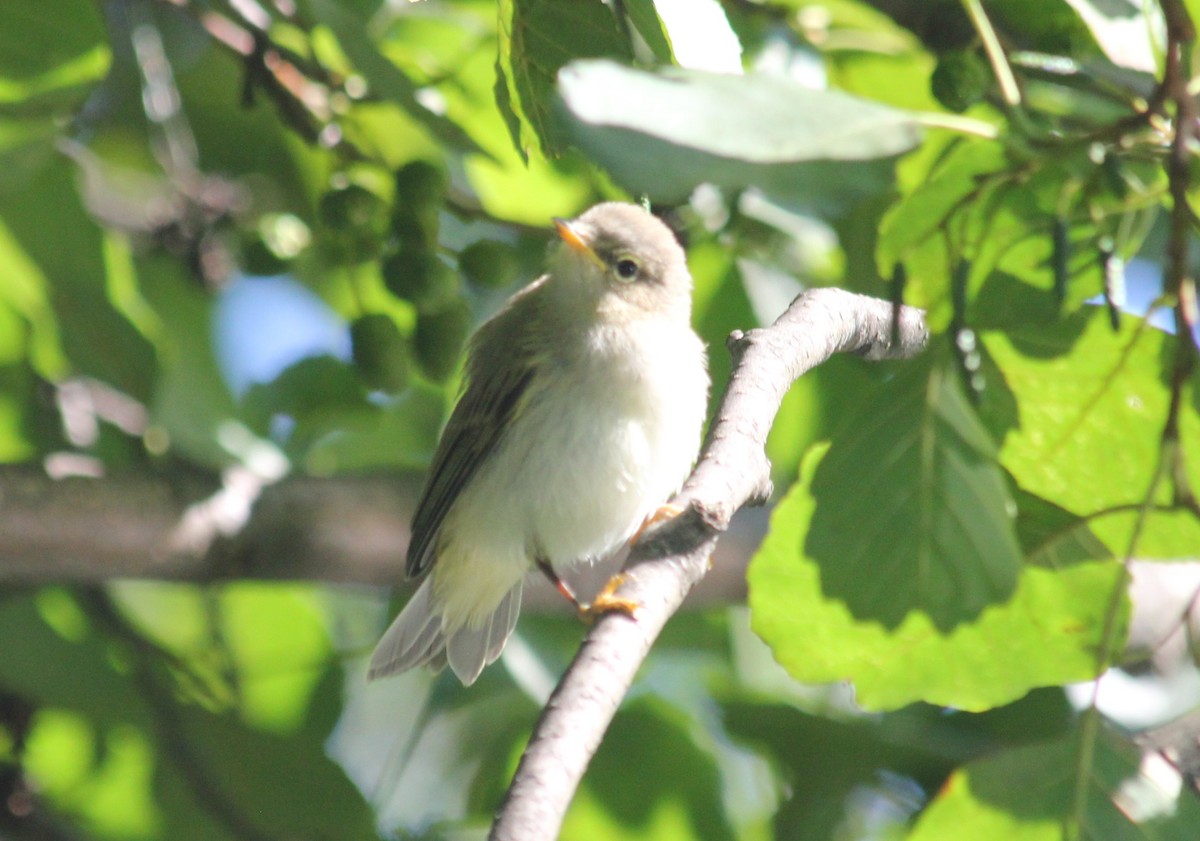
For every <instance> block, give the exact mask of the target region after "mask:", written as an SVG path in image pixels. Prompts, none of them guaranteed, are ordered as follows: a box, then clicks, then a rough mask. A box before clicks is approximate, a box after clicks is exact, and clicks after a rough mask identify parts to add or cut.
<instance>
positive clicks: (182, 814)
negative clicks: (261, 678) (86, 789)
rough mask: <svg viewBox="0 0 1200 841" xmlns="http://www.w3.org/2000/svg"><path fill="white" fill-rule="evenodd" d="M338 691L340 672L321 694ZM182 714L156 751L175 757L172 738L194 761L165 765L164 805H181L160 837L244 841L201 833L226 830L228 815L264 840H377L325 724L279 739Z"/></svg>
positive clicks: (227, 720)
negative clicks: (331, 748) (328, 747)
mask: <svg viewBox="0 0 1200 841" xmlns="http://www.w3.org/2000/svg"><path fill="white" fill-rule="evenodd" d="M340 692H341V680H340V674H339V673H338V671H337V670H334V671H333V672H329V673H326V680H324V681H323V682H322V685H321V686H320V687H319V689H318V693H320V694H322V695H331V699H336V698H337V696H338V695H339V694H340ZM177 714H178V722H177V726H178V728H179V729H178V730H177V731H176V732H174V733H171V734H169V739H168V740H165V741H164V742H163V743H161V744H160V746H159V747H160V750H162V751H163V752H164V753H166V754H168V755H170V754H171V752H172V745H171V743H170V740H173V739H179V740H185V742H186V744H187V745H188V746H189V748H188V750H189V754H190V755H188V756H179V755H178V753H177V752H176V755H175V757H174V761H173V762H169V763H166V764H165V765H164V767H163V769H162V771H161V772H160V774H159V777H158V792H159V796H160V798H161V799H162V801H163V803H164V805H166V806H167V807H170V806H171V805H172V804H174V805H175V807H176V808H174V809H171V808H167V809H164V812H165V814H164V822H165V824H166V825H165V826H164V832H163V836H162V837H164V838H189V839H197V841H199V839H205V838H223V839H224V838H230V839H237V840H238V841H240V838H241V837H244V836H240V835H239V834H237V833H233V832H230V831H229V830H228V829H225V830H224V831H221V832H213V831H212V829H210V830H209V832H208V833H203V832H202V831H201V830H202V829H203V828H204V827H205V825H206V824H207V825H208V826H209V827H213V829H215V828H216V827H219V826H222V824H224V825H225V826H228V825H229V817H228V816H229V815H230V814H232V815H237V816H238V817H239V819H240V821H242V822H244V823H245V824H247V825H249V826H252V827H255V828H256V829H257V830H258V831H259V832H261V833H262V837H264V838H289V837H290V838H338V839H347V841H358V839H364V840H365V839H370V841H375V839H377V838H378V837H379V835H378V833H377V832H376V829H375V816H374V813H373V812H372V810H371V808H370V806H369V805H368V804H367V803H366V801H365V800H364V799H363V796H362V794H361V793H360V792H359V790H358V789H357V788H356V787H355V786H354V785H353V783H351V782H350V780H349V779H348V778H347V777H346V775H345V772H343V771H342V769H341V768H340V767H339V766H338V765H337V764H336V763H335V762H333V760H331V759H330V758H329V757H328V756H327V755H326V753H325V749H324V743H325V739H326V738H327V737H328V735H329V733H328V724H327V723H326V722H324V721H313V722H311V726H307V727H304V728H302V729H300V730H298V731H296V732H293V733H289V734H288V735H287V736H281V735H276V734H272V733H265V732H263V731H261V730H258V729H255V728H252V727H247V726H245V725H243V724H241V723H239V722H237V721H235V720H234V719H233V718H231V717H229V716H214V715H211V714H209V713H205V712H204V711H202V710H200V709H198V708H195V707H183V708H181V709H180V710H179V711H178V713H177ZM176 751H177V749H176ZM198 771H199V772H200V773H206V774H208V775H209V777H210V779H211V781H212V784H214V785H216V786H217V787H218V796H220V797H221V798H222V799H223V800H224V801H225V802H226V803H227V804H228V805H227V807H226V810H225V814H222V813H221V812H220V811H218V810H217V809H216V808H215V804H214V803H213V802H212V801H213V797H212V794H211V793H210V792H207V791H205V790H204V786H201V785H199V782H200V781H199V780H198V779H197V778H196V777H195V774H196V773H197V772H198ZM187 801H190V803H188V802H187ZM197 807H199V809H197ZM206 812H207V813H208V814H205V813H206ZM214 818H215V819H217V823H216V824H215V825H214V823H213V822H214Z"/></svg>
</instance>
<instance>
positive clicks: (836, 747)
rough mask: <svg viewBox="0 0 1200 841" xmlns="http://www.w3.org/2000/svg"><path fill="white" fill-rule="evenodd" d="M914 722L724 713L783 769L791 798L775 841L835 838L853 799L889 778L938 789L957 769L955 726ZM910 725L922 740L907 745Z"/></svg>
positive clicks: (745, 709) (746, 709) (768, 710)
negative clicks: (948, 740)
mask: <svg viewBox="0 0 1200 841" xmlns="http://www.w3.org/2000/svg"><path fill="white" fill-rule="evenodd" d="M914 711H915V712H917V714H919V713H920V708H914ZM897 715H900V716H903V715H904V713H899V714H897ZM914 718H916V715H913V716H909V717H908V720H907V721H906V722H905V723H903V724H901V723H899V722H895V724H897V725H898V726H890V725H891V724H892V723H893V722H892V720H891V719H886V718H884V719H879V718H873V719H871V720H858V721H853V720H852V721H838V720H836V719H833V718H822V717H819V716H816V715H812V714H809V713H806V712H802V711H801V710H797V709H795V708H794V707H789V706H781V705H774V704H764V703H755V704H751V703H742V704H734V705H731V706H729V707H728V708H727V710H726V724H727V726H728V728H729V731H730V733H731V734H732V735H733V736H734V737H735V738H738V739H741V740H748V741H750V742H751V743H752V744H754V745H755V746H757V747H758V748H759V749H761V750H763V751H766V752H768V753H769V755H770V756H771V757H772V758H773V759H774V761H775V762H777V763H778V764H779V765H780V766H781V767H782V769H783V779H782V782H783V784H784V786H785V787H786V788H785V792H786V800H785V802H784V803H783V805H782V806H781V807H780V809H779V812H778V813H777V814H776V816H775V821H774V823H775V834H774V836H773V837H774V838H775V839H777V841H810V840H812V841H815V839H835V838H838V837H839V836H838V834H837V829H838V827H839V826H844V825H845V824H846V823H847V818H848V812H849V811H850V810H851V809H852V808H853V806H854V803H853V798H852V796H851V795H852V793H853V792H854V791H855V790H859V791H861V790H862V789H863V788H866V787H870V786H874V785H876V784H877V783H879V782H880V780H881V777H882V775H883V774H884V773H888V774H894V775H896V776H897V777H903V778H911V779H913V780H915V781H916V783H918V784H920V785H921V786H922V787H925V788H936V787H937V786H938V785H939V784H940V783H941V781H942V779H943V778H944V777H945V775H946V773H947V772H948V771H949V769H950V768H951V767H952V758H953V755H954V751H953V748H952V746H951V745H948V744H945V743H944V742H943V741H942V739H944V738H945V737H946V736H947V735H948V731H949V729H950V728H949V727H942V728H940V729H938V728H937V727H936V725H933V726H931V725H930V724H929V723H927V722H918V721H912V719H914ZM906 727H907V728H910V729H913V728H916V729H919V732H921V734H922V736H923V738H922V739H920V740H919V741H918V740H916V739H911V738H910V739H905V738H904V729H905V728H906ZM931 730H934V731H935V732H932V733H931V732H930V731H931ZM939 737H941V738H939Z"/></svg>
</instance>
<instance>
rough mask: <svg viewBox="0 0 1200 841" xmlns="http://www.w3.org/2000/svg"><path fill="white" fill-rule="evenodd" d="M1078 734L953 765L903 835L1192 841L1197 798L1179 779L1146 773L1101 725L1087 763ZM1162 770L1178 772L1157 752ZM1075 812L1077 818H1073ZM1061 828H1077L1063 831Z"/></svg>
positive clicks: (1124, 743) (914, 838) (1129, 747)
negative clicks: (1079, 795)
mask: <svg viewBox="0 0 1200 841" xmlns="http://www.w3.org/2000/svg"><path fill="white" fill-rule="evenodd" d="M1079 753H1080V738H1079V736H1078V735H1076V736H1074V737H1072V738H1069V739H1060V740H1056V741H1053V742H1045V743H1042V744H1037V745H1031V746H1029V747H1021V748H1015V749H1012V750H1008V751H1005V752H1002V753H998V754H994V755H992V756H988V757H985V758H983V759H979V760H977V761H975V762H972V763H970V764H968V765H966V766H965V767H963V768H961V769H960V770H958V771H956V772H955V773H954V774H953V775H952V776H951V777H950V779H949V780H948V781H947V782H946V784H945V785H944V786H942V789H941V791H939V792H938V795H937V797H936V798H935V799H934V801H933V802H932V803H931V804H930V805H929V807H928V808H927V809H926V810H925V812H924V814H922V815H921V818H920V820H919V821H918V822H917V825H916V827H915V828H914V830H913V831H912V833H911V834H910V835H909V836H907V837H908V841H941V839H945V838H970V839H972V841H1060V840H1061V839H1062V838H1064V837H1073V838H1078V839H1079V841H1191V839H1194V838H1195V837H1196V827H1197V826H1200V801H1197V799H1196V797H1195V796H1194V795H1193V794H1192V793H1191V792H1190V791H1189V790H1188V789H1187V787H1186V786H1184V785H1182V784H1181V785H1179V786H1178V787H1176V788H1175V789H1174V791H1172V790H1171V787H1170V786H1169V785H1168V786H1164V785H1163V781H1162V779H1161V777H1154V778H1152V777H1150V776H1148V775H1147V772H1146V766H1144V765H1142V757H1141V756H1140V754H1139V752H1138V749H1137V748H1136V747H1135V746H1134V745H1133V744H1132V743H1130V742H1129V741H1128V740H1127V739H1125V738H1124V737H1122V736H1119V735H1117V734H1116V733H1113V732H1111V731H1108V730H1102V731H1101V732H1100V734H1099V737H1098V739H1097V742H1096V745H1095V753H1094V756H1093V758H1092V761H1091V763H1089V764H1088V766H1087V767H1081V766H1080V763H1079ZM1153 761H1157V762H1158V763H1159V764H1160V765H1161V766H1162V773H1165V774H1168V775H1173V776H1174V778H1175V780H1176V781H1178V779H1179V778H1178V772H1177V771H1175V770H1174V769H1173V768H1170V766H1168V765H1167V764H1166V762H1165V760H1162V759H1161V758H1158V759H1157V760H1153ZM1080 774H1083V775H1085V776H1086V777H1087V783H1086V798H1085V803H1084V805H1083V809H1082V814H1080V815H1077V814H1076V810H1075V804H1074V799H1075V791H1076V778H1077V777H1078V775H1080ZM1079 817H1081V818H1082V822H1081V823H1078V824H1077V823H1076V819H1077V818H1079ZM1064 826H1066V827H1077V828H1078V833H1079V834H1078V835H1067V834H1066V833H1064Z"/></svg>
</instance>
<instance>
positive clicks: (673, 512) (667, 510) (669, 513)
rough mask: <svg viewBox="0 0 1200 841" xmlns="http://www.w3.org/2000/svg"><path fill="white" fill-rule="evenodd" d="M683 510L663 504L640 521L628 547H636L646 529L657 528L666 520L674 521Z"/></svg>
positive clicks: (669, 504) (676, 506) (666, 503)
mask: <svg viewBox="0 0 1200 841" xmlns="http://www.w3.org/2000/svg"><path fill="white" fill-rule="evenodd" d="M684 510H685V509H683V508H680V507H679V506H678V505H672V504H671V503H669V502H664V503H663V504H662V505H660V506H658V508H656V509H655V511H654V513H653V514H651V515H650V516H648V517H647V518H646V519H645V520H644V521H642V524H641V525H640V526H638V530H637V531H635V532H634V533H633V537H631V538H629V545H630V546H636V545H637V542H638V541H639V540H641V539H642V535H643V534H645V533H646V530H647V529H649V528H651V527H652V526H657V525H659V524H660V523H665V522H667V521H668V520H674V519H675V518H676V517H678V516H679V515H680V514H682V513H683V512H684Z"/></svg>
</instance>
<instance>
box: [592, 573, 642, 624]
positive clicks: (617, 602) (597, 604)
mask: <svg viewBox="0 0 1200 841" xmlns="http://www.w3.org/2000/svg"><path fill="white" fill-rule="evenodd" d="M624 583H625V574H624V573H621V572H618V573H617V574H616V575H614V576H613V577H612V578H610V579H608V583H607V584H605V585H604V589H603V590H601V591H600V592H599V593H597V594H596V598H594V599H592V603H591V604H588V605H582V606H581V607H580V608H579V615H580V616H581V617H582V618H583V619H584V620H585V621H587V622H594V621H595V620H596V617H597V616H600V615H602V614H605V613H624V614H625V615H626V616H628V617H630V618H631V619H632V618H634V617H635V616H636V615H637V612H638V610H639V609H640V608H641V605H640V604H638V603H637V602H636V601H634V600H633V599H625V598H622V597H621V596H618V595H617V594H616V593H617V588H618V587H620V586H621V585H622V584H624Z"/></svg>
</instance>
